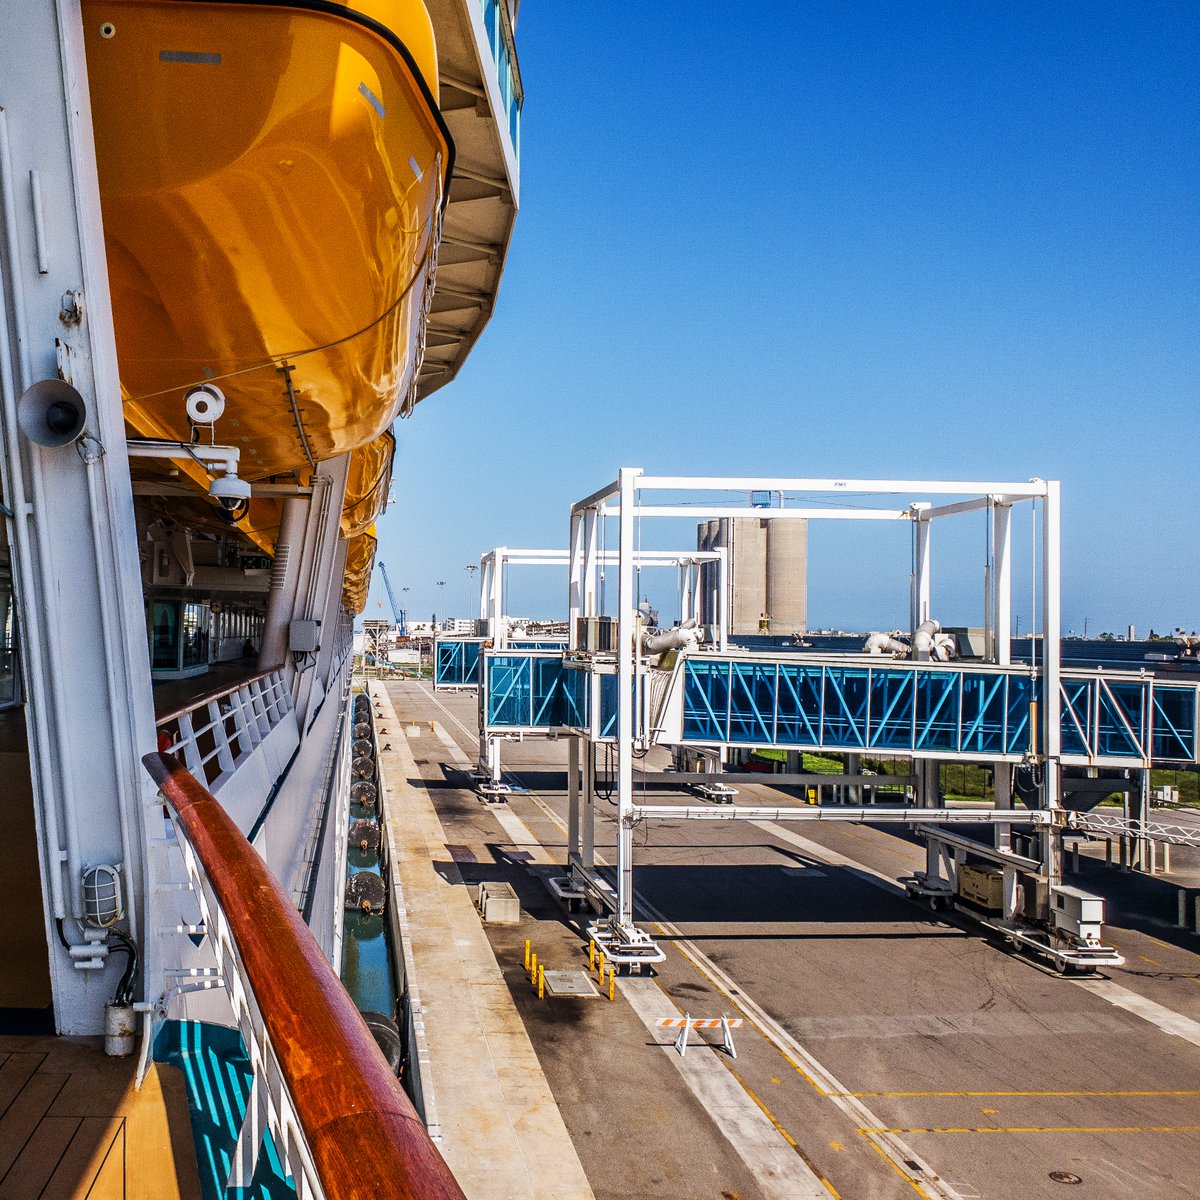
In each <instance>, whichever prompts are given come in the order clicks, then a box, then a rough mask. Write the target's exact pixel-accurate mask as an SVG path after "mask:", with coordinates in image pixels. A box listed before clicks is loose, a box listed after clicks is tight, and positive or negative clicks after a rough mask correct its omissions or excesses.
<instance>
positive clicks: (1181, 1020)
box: [1071, 979, 1200, 1046]
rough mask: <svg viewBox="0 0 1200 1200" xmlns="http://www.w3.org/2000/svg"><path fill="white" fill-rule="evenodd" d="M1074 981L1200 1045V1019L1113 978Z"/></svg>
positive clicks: (1167, 1031)
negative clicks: (1132, 990) (1157, 1000)
mask: <svg viewBox="0 0 1200 1200" xmlns="http://www.w3.org/2000/svg"><path fill="white" fill-rule="evenodd" d="M1071 982H1072V983H1074V984H1075V985H1076V986H1077V987H1081V988H1083V990H1084V991H1085V992H1091V993H1092V995H1093V996H1099V997H1100V999H1101V1000H1107V1001H1108V1003H1109V1004H1112V1005H1115V1006H1116V1007H1117V1008H1123V1009H1124V1010H1125V1011H1126V1012H1131V1013H1133V1014H1134V1016H1137V1017H1141V1018H1142V1020H1143V1021H1149V1022H1150V1024H1151V1025H1156V1026H1157V1027H1158V1028H1159V1029H1161V1030H1162V1031H1163V1032H1164V1033H1169V1034H1171V1035H1172V1036H1173V1037H1177V1038H1183V1040H1184V1041H1185V1042H1191V1043H1192V1045H1193V1046H1200V1021H1193V1020H1192V1018H1191V1017H1185V1016H1183V1015H1182V1014H1180V1013H1177V1012H1173V1011H1172V1010H1171V1009H1169V1008H1166V1007H1164V1006H1163V1005H1161V1004H1158V1003H1156V1002H1155V1001H1153V1000H1147V999H1146V997H1145V996H1140V995H1138V993H1137V992H1131V991H1130V990H1129V989H1128V988H1126V987H1122V986H1121V985H1120V984H1119V983H1114V982H1113V980H1111V979H1073V980H1071Z"/></svg>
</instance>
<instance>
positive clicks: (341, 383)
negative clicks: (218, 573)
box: [83, 0, 453, 480]
mask: <svg viewBox="0 0 1200 1200" xmlns="http://www.w3.org/2000/svg"><path fill="white" fill-rule="evenodd" d="M360 7H361V8H362V9H364V10H365V11H364V12H353V11H351V10H350V9H343V8H342V7H341V6H339V5H331V4H314V5H313V6H312V7H311V8H306V7H305V5H304V4H303V3H294V4H289V5H287V6H283V5H279V4H271V3H265V4H264V3H259V4H246V3H199V2H196V0H159V2H157V3H147V2H145V0H104V2H100V0H86V2H85V3H84V5H83V12H84V24H85V35H86V45H87V56H88V74H89V86H90V91H91V99H92V109H93V121H94V127H95V136H96V148H97V163H98V168H99V178H100V193H101V207H102V211H103V217H104V226H105V239H106V247H107V257H108V264H109V274H110V281H111V288H112V294H113V314H114V320H115V324H116V334H117V352H118V361H119V366H120V372H121V386H122V392H123V397H124V401H125V414H126V419H127V422H128V424H129V426H130V427H131V429H132V430H133V431H134V432H136V433H137V434H141V435H143V436H152V437H165V438H170V439H173V440H188V439H189V438H190V436H191V430H190V427H189V425H188V421H187V416H186V412H185V409H184V394H185V392H186V391H187V389H188V388H189V387H191V386H193V385H194V384H196V383H199V382H205V381H208V382H215V383H217V384H218V386H219V387H220V388H221V389H222V391H223V392H224V393H225V395H226V397H227V400H228V407H227V409H226V414H225V416H224V417H223V418H222V419H221V420H220V421H219V422H218V426H217V438H218V440H219V441H221V442H224V443H227V444H232V445H235V446H238V447H240V448H241V450H242V456H241V458H242V465H241V473H242V475H243V476H244V477H245V478H248V479H251V480H253V479H261V478H265V477H268V476H271V475H276V474H279V473H283V472H289V471H294V470H303V469H305V468H307V467H308V466H310V465H311V463H313V462H319V461H321V460H322V459H327V458H331V457H333V456H335V455H338V454H342V453H345V452H347V451H350V450H354V449H356V448H357V447H360V446H364V445H366V444H367V443H369V442H371V441H372V440H373V439H376V438H378V437H379V436H380V435H381V434H382V433H383V432H384V431H385V430H386V429H387V428H388V427H389V426H390V424H391V422H392V421H393V419H394V418H395V417H396V416H397V414H398V413H400V412H401V410H402V409H403V408H404V406H405V405H406V404H407V403H410V402H411V396H412V394H413V381H414V380H415V378H416V371H417V369H418V367H419V359H420V354H421V348H422V337H423V321H424V315H425V312H426V307H427V304H428V298H427V297H428V292H429V290H431V288H432V275H433V271H434V270H435V266H436V252H437V239H438V236H439V219H440V211H441V206H442V204H443V202H444V197H445V194H446V189H447V187H448V184H449V174H450V170H451V166H452V157H453V146H452V143H451V141H450V137H449V134H448V133H447V131H446V128H445V125H444V123H443V121H442V119H441V116H440V113H439V112H438V109H437V103H436V96H435V89H436V54H435V50H434V46H433V35H432V30H431V27H430V25H429V18H428V15H427V13H426V12H425V9H424V7H423V5H422V4H421V3H420V2H419V0H416V2H414V0H386V2H385V0H374V2H373V3H365V4H362V5H360Z"/></svg>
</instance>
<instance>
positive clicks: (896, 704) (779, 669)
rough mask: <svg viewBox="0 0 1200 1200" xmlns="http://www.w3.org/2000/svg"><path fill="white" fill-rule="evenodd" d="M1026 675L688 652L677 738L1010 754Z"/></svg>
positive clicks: (1022, 735) (1027, 696)
mask: <svg viewBox="0 0 1200 1200" xmlns="http://www.w3.org/2000/svg"><path fill="white" fill-rule="evenodd" d="M1032 698H1033V682H1032V680H1031V679H1030V677H1029V674H1028V672H1026V671H1023V670H1019V669H1018V670H1013V671H996V670H992V671H986V672H984V671H980V672H972V671H962V670H949V669H946V668H944V667H941V668H939V667H938V666H937V665H931V666H927V665H924V664H921V665H917V664H892V663H889V664H880V665H876V664H871V665H863V666H857V665H855V666H849V665H844V664H836V665H834V664H829V663H821V662H813V661H811V660H809V661H804V662H795V663H789V662H778V661H754V660H749V661H746V660H738V661H729V660H721V659H705V658H689V659H688V660H687V662H686V664H685V668H684V692H683V740H684V741H685V742H705V743H719V744H726V745H741V746H776V747H784V748H788V749H805V750H809V749H811V750H840V751H863V752H868V753H869V752H871V751H875V752H877V753H884V754H885V753H893V754H924V755H937V756H939V757H942V756H947V757H967V756H978V757H981V758H997V757H1020V756H1021V755H1022V754H1024V753H1025V751H1026V750H1027V749H1028V748H1029V703H1030V700H1031V699H1032Z"/></svg>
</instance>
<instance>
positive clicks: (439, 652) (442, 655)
mask: <svg viewBox="0 0 1200 1200" xmlns="http://www.w3.org/2000/svg"><path fill="white" fill-rule="evenodd" d="M482 647H483V642H482V641H479V640H476V641H468V640H466V639H465V638H453V639H447V640H446V641H438V642H436V643H435V644H434V652H433V686H434V687H438V688H473V687H478V686H479V651H480V650H481V649H482Z"/></svg>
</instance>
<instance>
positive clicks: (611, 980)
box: [608, 967, 617, 1000]
mask: <svg viewBox="0 0 1200 1200" xmlns="http://www.w3.org/2000/svg"><path fill="white" fill-rule="evenodd" d="M608 998H609V999H610V1000H615V999H616V998H617V970H616V968H615V967H609V968H608Z"/></svg>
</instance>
